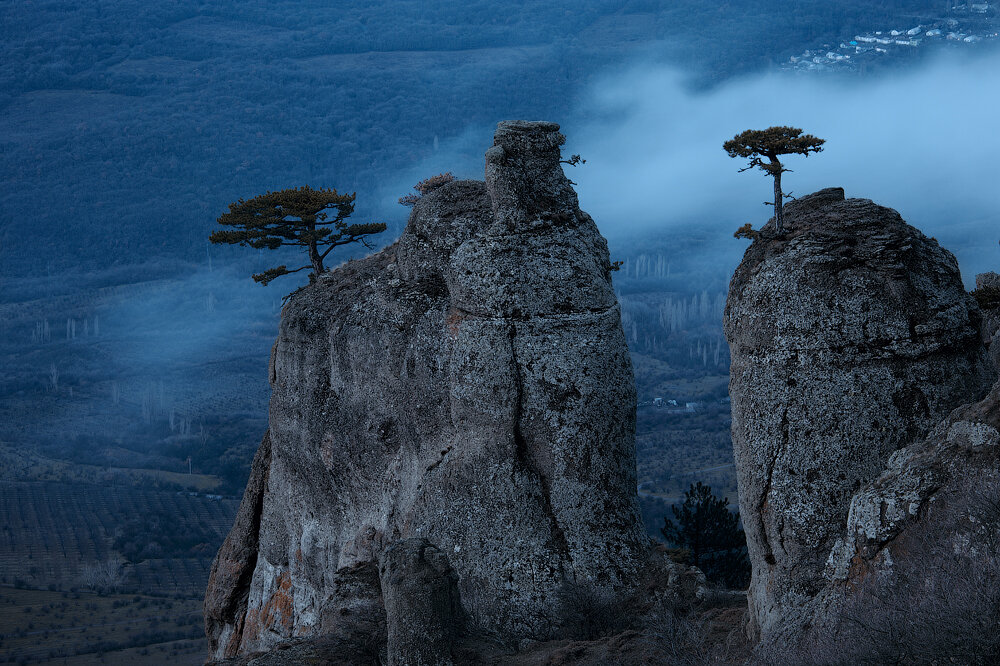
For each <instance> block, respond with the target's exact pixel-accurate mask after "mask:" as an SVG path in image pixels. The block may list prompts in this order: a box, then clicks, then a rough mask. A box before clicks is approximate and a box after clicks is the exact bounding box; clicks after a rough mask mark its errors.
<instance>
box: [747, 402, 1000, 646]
mask: <svg viewBox="0 0 1000 666" xmlns="http://www.w3.org/2000/svg"><path fill="white" fill-rule="evenodd" d="M825 576H826V584H825V586H824V587H823V589H822V590H821V591H820V593H819V594H817V595H816V596H815V597H814V598H813V599H811V600H810V601H809V602H807V603H806V604H804V605H803V606H802V607H801V608H799V609H797V611H796V612H795V613H794V614H792V615H791V616H789V617H787V618H786V621H785V622H783V623H782V624H781V625H780V626H778V627H775V630H774V631H773V632H772V633H771V634H770V635H769V636H767V638H766V641H765V643H764V644H763V645H762V646H761V650H760V652H761V654H763V655H766V657H767V658H766V660H765V661H766V662H770V663H775V664H801V663H845V664H847V663H850V664H892V663H897V664H900V663H907V664H909V663H927V664H930V663H958V664H994V663H996V658H997V655H1000V611H998V609H1000V383H998V384H997V385H995V386H994V387H993V390H992V391H991V393H990V394H989V395H988V396H987V397H986V398H985V399H983V400H982V401H980V402H978V403H971V404H968V405H964V406H962V407H960V408H958V409H956V410H955V411H953V412H952V413H951V414H950V415H949V416H948V418H946V419H945V420H944V421H942V422H941V423H940V424H939V425H938V426H937V427H935V428H934V430H933V431H932V432H931V434H930V435H929V436H928V437H927V438H926V439H925V440H922V441H920V442H918V443H915V444H912V445H910V446H908V447H906V448H904V449H901V450H899V451H897V452H896V453H894V454H893V455H892V456H891V457H890V459H889V462H888V464H887V466H886V469H885V470H884V471H883V473H882V474H881V475H879V476H878V478H876V479H875V480H873V481H871V482H870V483H868V484H866V485H864V486H863V487H862V488H861V489H860V490H859V491H858V493H857V494H855V496H854V497H853V499H852V500H851V505H850V510H849V513H848V518H847V525H846V529H844V530H842V532H841V537H840V538H839V539H838V540H837V542H836V544H835V545H834V547H833V549H832V551H831V552H830V556H829V558H828V560H827V568H826V572H825Z"/></svg>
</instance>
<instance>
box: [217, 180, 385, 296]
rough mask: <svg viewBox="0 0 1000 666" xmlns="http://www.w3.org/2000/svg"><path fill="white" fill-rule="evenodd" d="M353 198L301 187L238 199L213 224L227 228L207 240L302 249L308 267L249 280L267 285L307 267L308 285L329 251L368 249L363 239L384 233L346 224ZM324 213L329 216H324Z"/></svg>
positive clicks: (377, 225) (374, 226)
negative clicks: (354, 247)
mask: <svg viewBox="0 0 1000 666" xmlns="http://www.w3.org/2000/svg"><path fill="white" fill-rule="evenodd" d="M354 198H355V195H354V194H338V193H337V190H334V189H323V188H321V189H318V190H314V189H312V188H311V187H309V186H308V185H305V186H303V187H296V188H290V189H286V190H280V191H278V192H268V193H266V194H262V195H260V196H258V197H254V198H253V199H250V200H249V201H244V200H243V199H240V200H239V201H237V202H236V203H232V204H229V212H228V213H223V214H222V215H221V216H220V217H219V219H218V222H219V224H221V225H223V226H227V227H234V228H233V229H221V230H219V231H215V232H213V233H212V235H211V236H209V240H210V241H211V242H213V243H228V244H230V245H242V246H244V247H246V246H249V247H252V248H257V249H264V248H266V249H268V250H276V249H278V248H279V247H287V246H297V247H302V248H304V249H305V250H306V252H307V254H308V256H309V263H308V264H306V265H305V266H301V267H299V268H295V269H292V270H289V269H288V268H287V267H286V266H285V265H281V266H277V267H275V268H269V269H267V270H266V271H264V272H263V273H257V274H256V275H254V276H253V279H254V281H256V282H259V283H261V284H267V283H269V282H270V281H271V280H273V279H275V278H277V277H280V276H282V275H288V274H290V273H297V272H299V271H302V270H306V269H308V268H312V273H310V274H309V281H310V282H313V281H315V280H316V278H317V277H318V276H319V275H321V274H322V273H323V271H324V270H326V269H325V268H324V266H323V260H324V259H326V257H327V255H328V254H330V252H331V251H332V250H333V248H335V247H339V246H341V245H347V244H348V243H361V244H363V245H364V246H365V247H371V246H369V245H368V243H367V242H366V240H365V239H366V238H367V237H368V236H371V235H373V234H377V233H381V232H383V231H385V224H383V223H381V222H372V223H368V224H347V222H346V220H347V218H349V217H350V216H351V214H352V213H353V212H354ZM328 212H335V214H334V215H333V216H332V217H330V215H329V213H328Z"/></svg>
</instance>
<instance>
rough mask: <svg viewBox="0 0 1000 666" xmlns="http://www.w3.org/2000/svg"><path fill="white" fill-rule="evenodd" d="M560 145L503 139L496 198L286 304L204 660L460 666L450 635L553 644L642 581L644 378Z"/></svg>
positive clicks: (457, 188)
mask: <svg viewBox="0 0 1000 666" xmlns="http://www.w3.org/2000/svg"><path fill="white" fill-rule="evenodd" d="M558 129H559V127H558V125H555V124H553V123H544V122H505V123H501V124H500V125H499V126H498V128H497V132H496V137H495V144H494V146H493V147H492V148H490V150H489V151H488V152H487V154H486V183H485V184H484V183H482V182H477V181H458V182H453V183H450V184H447V185H445V186H443V187H441V188H440V189H438V190H436V191H434V192H432V193H430V194H428V195H426V196H425V197H423V198H422V199H421V200H420V201H419V202H418V203H417V204H416V206H415V207H414V210H413V213H412V214H411V216H410V221H409V225H408V226H407V228H406V230H405V232H404V233H403V235H402V237H401V238H400V239H399V241H398V242H397V243H396V244H394V245H392V246H391V247H389V248H386V249H385V250H383V251H381V252H379V253H377V254H375V255H373V256H371V257H368V258H367V259H364V260H361V261H355V262H350V263H348V264H346V265H344V266H342V267H340V268H339V269H337V270H335V271H333V272H331V273H329V274H325V275H323V276H321V277H320V278H319V280H318V281H317V282H316V283H315V284H313V285H310V286H308V287H306V288H304V289H302V290H300V291H299V292H297V293H296V294H294V295H293V296H292V297H291V299H290V300H289V302H288V304H287V305H286V306H285V308H284V310H283V313H282V320H281V327H280V333H279V336H278V340H277V343H276V345H275V348H274V351H273V357H272V363H271V385H272V391H273V393H272V399H271V408H270V423H269V428H268V438H267V440H266V442H267V443H269V454H268V455H259V456H258V458H257V460H256V461H255V467H254V472H253V477H252V479H254V480H256V481H252V483H251V485H250V486H249V487H248V491H247V495H246V497H245V498H244V501H243V505H242V507H241V510H240V517H239V519H238V522H237V525H236V526H235V527H234V532H233V533H231V534H230V535H229V538H228V539H227V541H226V544H225V545H224V546H223V548H222V550H221V551H220V553H219V556H218V558H217V560H216V563H215V565H214V567H213V571H212V578H211V580H210V583H209V589H208V593H207V597H206V608H205V613H206V621H207V630H208V634H209V641H210V645H211V651H212V654H213V656H214V657H216V658H223V657H227V656H232V655H235V654H245V653H248V652H252V651H255V650H264V649H267V648H268V647H269V646H272V645H274V644H275V643H277V642H280V641H283V640H286V639H289V638H292V637H297V636H317V635H331V634H338V635H346V634H349V633H351V632H354V633H357V634H359V635H361V634H364V633H365V631H368V632H370V633H377V632H379V631H383V628H384V631H385V635H386V636H387V637H388V641H389V645H388V653H389V660H390V663H431V659H432V657H431V656H428V650H427V647H426V646H428V645H432V646H433V649H431V650H430V652H431V653H433V659H434V661H433V663H449V661H450V659H451V656H450V654H448V648H447V645H448V644H449V640H451V639H450V636H451V634H452V633H453V632H454V631H455V630H456V628H457V627H459V625H461V624H464V626H466V627H471V628H477V627H478V628H482V629H487V630H488V631H489V632H491V633H492V634H493V635H495V636H497V637H500V638H504V639H505V640H508V641H511V640H512V641H514V643H515V644H516V642H517V640H519V639H525V638H536V639H537V638H545V637H549V636H552V635H556V634H558V633H559V632H560V631H561V630H562V628H563V626H564V624H565V621H566V620H565V618H566V617H567V614H568V613H570V610H572V609H569V610H568V606H567V604H568V603H570V601H571V600H572V599H574V598H578V597H579V592H580V590H581V589H584V590H593V591H596V592H601V593H609V592H610V593H617V592H618V591H622V590H623V589H625V588H628V587H629V586H631V585H634V584H635V581H636V578H637V572H638V571H639V570H640V569H641V568H642V567H643V566H644V564H645V562H646V561H647V558H648V557H650V554H649V544H648V540H647V538H646V537H645V534H644V531H643V528H642V525H641V521H640V517H639V511H638V505H637V499H636V471H635V445H634V435H635V429H634V427H635V389H634V386H633V377H632V366H631V361H630V359H629V355H628V351H627V349H626V345H625V338H624V335H623V332H622V328H621V322H620V310H619V306H618V303H617V300H616V298H615V295H614V292H613V290H612V287H611V279H610V273H609V269H610V264H609V259H608V250H607V244H606V242H605V241H604V239H603V238H602V237H601V235H600V234H599V232H598V230H597V227H596V226H595V225H594V222H593V220H592V219H591V218H590V216H588V215H587V214H586V213H584V212H582V211H581V210H580V209H579V206H578V203H577V197H576V194H575V192H574V191H573V189H572V187H571V186H570V183H569V181H568V180H567V179H566V177H565V176H564V175H563V172H562V169H561V166H560V163H559V160H560V153H559V146H560V145H561V144H562V143H563V141H564V138H563V136H562V135H561V134H560V133H559V132H558ZM421 646H422V647H421Z"/></svg>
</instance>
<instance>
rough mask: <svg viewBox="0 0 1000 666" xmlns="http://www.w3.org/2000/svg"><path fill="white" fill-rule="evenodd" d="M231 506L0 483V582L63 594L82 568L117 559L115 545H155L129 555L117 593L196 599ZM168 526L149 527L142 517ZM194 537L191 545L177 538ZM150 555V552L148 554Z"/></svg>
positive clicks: (104, 489) (213, 500)
mask: <svg viewBox="0 0 1000 666" xmlns="http://www.w3.org/2000/svg"><path fill="white" fill-rule="evenodd" d="M237 506H238V502H237V500H235V499H233V498H221V497H217V496H206V495H201V494H197V493H193V492H165V491H155V490H143V489H140V488H131V487H108V486H99V485H91V484H82V483H81V484H70V483H39V482H3V483H0V583H2V584H8V585H11V584H15V583H20V584H23V585H27V586H30V587H37V588H47V587H52V588H55V589H60V590H68V589H71V588H75V587H78V586H81V585H82V580H81V572H82V570H83V568H84V567H85V566H87V565H92V564H94V563H97V562H100V561H103V560H106V559H108V558H110V557H113V556H115V555H117V554H123V553H116V552H115V549H114V546H115V542H116V539H118V540H119V542H122V541H125V540H132V541H139V542H143V543H147V544H157V548H158V549H159V552H158V553H153V555H156V554H159V555H160V557H155V556H150V553H149V552H147V553H146V556H143V557H139V556H133V555H130V554H124V555H126V557H131V558H132V559H133V562H131V563H127V564H126V565H125V568H124V572H125V577H124V587H123V589H126V590H129V591H136V592H141V593H145V594H163V595H171V596H181V597H185V598H200V597H201V595H202V594H203V592H204V589H205V583H206V582H207V580H208V569H209V566H210V565H211V561H212V558H213V557H214V556H215V553H216V551H217V550H218V547H219V545H220V544H221V543H222V540H223V538H224V537H225V534H226V532H227V531H228V530H229V527H230V526H231V525H232V522H233V517H234V516H235V513H236V507H237ZM157 516H168V517H170V519H169V520H164V521H161V522H155V521H153V522H151V521H150V517H157ZM190 535H198V537H199V538H198V539H196V540H194V541H193V542H192V540H191V539H190V538H187V539H186V540H185V541H184V542H183V543H181V542H179V541H178V538H180V537H181V536H186V537H190ZM154 550H155V549H154Z"/></svg>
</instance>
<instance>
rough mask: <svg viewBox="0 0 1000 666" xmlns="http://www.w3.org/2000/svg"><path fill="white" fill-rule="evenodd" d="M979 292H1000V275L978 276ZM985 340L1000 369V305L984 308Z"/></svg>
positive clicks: (995, 363) (987, 274) (986, 274)
mask: <svg viewBox="0 0 1000 666" xmlns="http://www.w3.org/2000/svg"><path fill="white" fill-rule="evenodd" d="M976 289H977V290H987V289H988V290H994V291H997V292H1000V275H998V274H997V273H994V272H992V271H991V272H989V273H980V274H979V275H977V276H976ZM983 340H984V341H985V342H986V344H987V346H988V348H989V353H990V358H991V359H992V360H993V365H995V366H996V367H997V368H998V369H1000V304H998V303H995V304H994V305H993V306H992V307H988V306H987V307H984V308H983Z"/></svg>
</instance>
